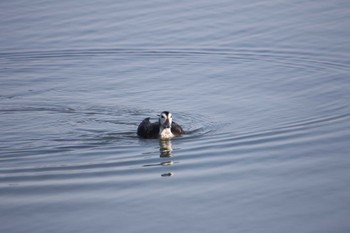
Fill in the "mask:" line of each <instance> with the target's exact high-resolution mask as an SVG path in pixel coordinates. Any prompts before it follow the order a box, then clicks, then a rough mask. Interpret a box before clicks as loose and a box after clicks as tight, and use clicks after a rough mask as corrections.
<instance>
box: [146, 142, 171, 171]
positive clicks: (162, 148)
mask: <svg viewBox="0 0 350 233" xmlns="http://www.w3.org/2000/svg"><path fill="white" fill-rule="evenodd" d="M159 152H160V158H170V157H172V156H173V155H172V152H173V147H172V143H171V140H169V139H167V140H159ZM174 164H175V162H174V161H171V160H167V161H164V162H160V163H153V164H146V165H144V167H152V166H171V165H174ZM173 175H174V173H173V172H167V173H163V174H161V176H162V177H167V176H173Z"/></svg>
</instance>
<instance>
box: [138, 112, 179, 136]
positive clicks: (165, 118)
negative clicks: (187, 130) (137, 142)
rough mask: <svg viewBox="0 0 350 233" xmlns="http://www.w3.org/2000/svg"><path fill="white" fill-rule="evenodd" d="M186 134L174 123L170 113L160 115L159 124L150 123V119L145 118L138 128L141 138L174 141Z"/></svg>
mask: <svg viewBox="0 0 350 233" xmlns="http://www.w3.org/2000/svg"><path fill="white" fill-rule="evenodd" d="M182 134H184V130H183V129H182V127H181V126H180V125H178V124H177V123H175V122H174V121H173V116H172V114H171V113H170V112H168V111H163V112H162V113H161V114H160V115H159V119H158V122H153V123H151V122H150V117H147V118H145V119H144V120H143V121H142V122H141V123H140V124H139V126H138V128H137V135H138V136H139V137H140V138H159V139H172V138H174V137H178V136H181V135H182Z"/></svg>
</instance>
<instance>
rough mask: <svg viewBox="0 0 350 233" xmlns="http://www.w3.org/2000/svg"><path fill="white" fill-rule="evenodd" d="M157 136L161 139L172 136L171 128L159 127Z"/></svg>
mask: <svg viewBox="0 0 350 233" xmlns="http://www.w3.org/2000/svg"><path fill="white" fill-rule="evenodd" d="M159 137H160V138H161V139H170V138H173V137H174V134H173V133H172V132H171V128H164V127H162V126H161V127H159Z"/></svg>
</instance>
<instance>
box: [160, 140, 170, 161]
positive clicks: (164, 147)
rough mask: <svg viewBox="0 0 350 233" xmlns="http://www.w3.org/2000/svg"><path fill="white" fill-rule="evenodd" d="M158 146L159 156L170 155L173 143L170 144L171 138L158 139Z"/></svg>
mask: <svg viewBox="0 0 350 233" xmlns="http://www.w3.org/2000/svg"><path fill="white" fill-rule="evenodd" d="M159 146H160V149H159V150H160V157H161V158H164V157H171V156H172V152H173V145H172V144H171V140H159Z"/></svg>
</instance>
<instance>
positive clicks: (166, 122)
mask: <svg viewBox="0 0 350 233" xmlns="http://www.w3.org/2000/svg"><path fill="white" fill-rule="evenodd" d="M163 127H164V128H165V129H169V128H170V127H171V124H170V122H169V120H166V121H165V122H164V124H163Z"/></svg>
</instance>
